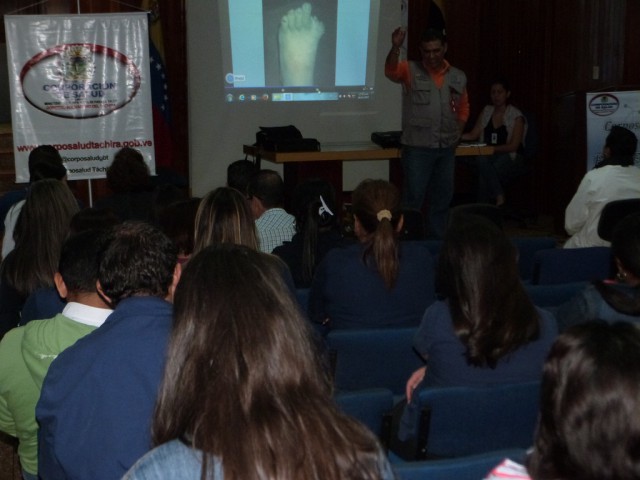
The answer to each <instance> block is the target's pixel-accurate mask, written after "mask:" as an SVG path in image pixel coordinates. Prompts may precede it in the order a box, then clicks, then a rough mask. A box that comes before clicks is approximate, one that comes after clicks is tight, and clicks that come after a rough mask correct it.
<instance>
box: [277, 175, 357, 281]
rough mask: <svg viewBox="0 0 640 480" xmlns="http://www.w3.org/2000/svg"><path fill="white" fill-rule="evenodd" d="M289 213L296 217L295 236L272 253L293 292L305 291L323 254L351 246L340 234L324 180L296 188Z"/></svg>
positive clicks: (330, 190)
mask: <svg viewBox="0 0 640 480" xmlns="http://www.w3.org/2000/svg"><path fill="white" fill-rule="evenodd" d="M291 210H292V213H293V215H294V216H295V217H296V234H295V235H294V236H293V238H292V239H291V241H290V242H285V243H284V244H283V245H281V246H279V247H276V248H275V249H274V250H273V252H272V253H273V254H274V255H277V256H278V257H280V258H281V259H282V260H284V262H285V263H286V264H287V265H288V266H289V270H291V274H292V275H293V281H294V282H295V285H296V288H308V287H309V286H310V285H311V279H312V278H313V274H314V272H315V269H316V267H317V266H318V264H319V263H320V261H321V260H322V259H323V258H324V256H325V255H326V253H327V252H328V251H329V250H331V249H332V248H335V247H339V246H344V245H347V244H349V243H353V242H351V241H348V240H346V239H345V238H344V237H343V235H342V233H341V232H340V226H339V222H338V220H339V213H340V210H339V207H338V205H337V204H336V192H335V190H334V188H333V185H331V184H330V183H329V182H327V181H326V180H322V179H311V180H307V181H305V182H303V183H301V184H300V185H298V186H297V187H296V189H295V190H294V191H293V199H292V207H291Z"/></svg>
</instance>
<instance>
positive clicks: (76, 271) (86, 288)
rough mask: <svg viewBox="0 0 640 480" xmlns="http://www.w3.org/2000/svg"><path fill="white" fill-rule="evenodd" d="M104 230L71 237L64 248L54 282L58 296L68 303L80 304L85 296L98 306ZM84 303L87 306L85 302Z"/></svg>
mask: <svg viewBox="0 0 640 480" xmlns="http://www.w3.org/2000/svg"><path fill="white" fill-rule="evenodd" d="M106 242H107V232H106V231H105V230H85V231H83V232H80V233H78V234H76V235H72V236H70V237H69V238H68V239H67V240H66V241H65V242H64V244H63V245H62V250H61V252H60V261H59V263H58V271H57V272H56V273H55V275H54V281H55V285H56V288H57V289H58V293H59V294H60V296H61V297H63V298H66V299H67V301H78V300H79V299H80V298H82V297H89V296H91V297H92V298H93V299H94V301H95V303H101V304H100V305H97V304H96V305H94V306H100V307H102V308H107V305H106V304H104V303H102V302H100V300H99V297H98V295H97V290H96V282H97V281H98V266H99V265H100V256H101V254H102V252H103V250H104V248H105V246H106ZM81 303H85V302H82V301H81Z"/></svg>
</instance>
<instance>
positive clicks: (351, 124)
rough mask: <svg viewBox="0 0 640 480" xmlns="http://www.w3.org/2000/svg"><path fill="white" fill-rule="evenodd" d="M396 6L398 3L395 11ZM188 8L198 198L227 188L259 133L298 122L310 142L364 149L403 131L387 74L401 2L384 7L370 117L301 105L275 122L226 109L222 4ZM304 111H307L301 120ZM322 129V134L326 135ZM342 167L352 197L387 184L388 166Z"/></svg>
mask: <svg viewBox="0 0 640 480" xmlns="http://www.w3.org/2000/svg"><path fill="white" fill-rule="evenodd" d="M218 1H225V0H218ZM341 1H348V0H341ZM301 3H302V2H301ZM389 4H394V5H393V8H390V6H389ZM186 8H187V48H188V76H189V82H188V85H189V137H190V176H191V187H192V191H193V194H194V195H198V196H201V195H204V194H205V193H206V192H208V191H210V190H211V189H213V188H215V187H218V186H221V185H224V183H225V180H226V168H227V165H228V164H229V163H231V162H233V161H234V160H238V159H240V158H244V155H243V154H242V145H243V144H251V143H253V142H254V141H255V133H256V131H257V130H258V127H259V126H276V125H286V124H290V123H293V124H294V125H296V126H297V127H298V128H299V129H300V131H301V132H302V133H303V135H304V136H306V137H313V138H317V139H318V140H320V142H321V144H327V143H330V142H339V143H346V142H364V141H368V140H369V136H370V134H371V132H373V131H385V130H398V129H399V128H400V104H401V100H400V87H399V86H398V85H395V84H392V83H391V82H389V81H388V80H386V79H385V78H384V75H383V71H382V70H383V68H384V59H385V57H386V54H387V52H388V49H389V46H390V37H391V31H392V30H393V28H395V26H397V25H399V24H400V2H399V1H398V2H391V1H390V0H381V15H380V18H381V21H380V27H379V32H378V39H379V40H378V52H377V56H378V61H377V69H376V70H377V72H376V99H377V102H379V103H378V104H377V106H375V107H373V106H372V107H371V111H370V112H366V113H365V114H361V113H359V112H346V113H343V114H340V115H335V114H332V113H327V112H321V111H320V110H321V109H322V107H321V105H318V104H321V103H322V102H307V104H308V105H303V104H300V103H298V104H296V106H295V109H296V110H297V112H295V113H296V115H293V113H294V112H290V111H287V108H290V107H289V106H286V107H285V108H282V109H281V110H282V111H281V114H280V115H273V114H272V113H267V112H266V111H265V110H260V109H253V110H251V109H249V108H244V109H243V108H242V107H244V105H238V104H225V103H224V102H223V101H222V99H223V93H222V90H223V88H222V81H223V74H222V72H220V71H219V69H218V65H220V58H221V52H220V48H219V46H218V45H219V44H218V38H217V37H218V33H217V31H218V25H219V21H218V18H217V15H218V13H217V8H216V6H215V2H214V1H212V0H189V2H187V7H186ZM267 103H269V102H267ZM311 104H314V105H311ZM238 107H240V108H238ZM291 108H293V107H291ZM302 108H304V109H307V111H306V112H302V115H300V109H302ZM290 114H291V115H290ZM291 118H294V120H293V121H292V120H291ZM326 120H328V121H326ZM323 122H324V123H323ZM320 124H322V125H323V126H322V128H319V126H318V125H320ZM343 165H344V166H343V172H344V185H343V186H344V189H345V190H351V189H353V188H354V187H355V185H357V183H358V182H359V181H360V180H361V179H363V178H388V162H387V161H371V162H369V161H367V162H347V163H344V164H343ZM263 168H273V169H275V170H278V171H280V172H282V168H281V166H279V165H277V166H276V165H274V164H271V163H269V162H263Z"/></svg>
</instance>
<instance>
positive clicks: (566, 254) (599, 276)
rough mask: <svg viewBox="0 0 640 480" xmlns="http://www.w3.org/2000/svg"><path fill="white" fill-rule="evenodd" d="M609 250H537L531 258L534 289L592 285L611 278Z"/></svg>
mask: <svg viewBox="0 0 640 480" xmlns="http://www.w3.org/2000/svg"><path fill="white" fill-rule="evenodd" d="M611 265H612V263H611V248H609V247H584V248H552V249H548V250H539V251H538V252H536V253H535V255H534V258H533V276H532V278H531V283H532V284H534V285H550V284H556V283H572V282H592V281H595V280H604V279H606V278H609V276H610V274H611Z"/></svg>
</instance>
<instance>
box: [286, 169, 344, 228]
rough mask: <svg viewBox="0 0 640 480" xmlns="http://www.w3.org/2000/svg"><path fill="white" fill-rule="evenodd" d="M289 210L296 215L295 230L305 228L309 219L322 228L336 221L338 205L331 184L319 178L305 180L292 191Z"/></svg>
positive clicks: (332, 224)
mask: <svg viewBox="0 0 640 480" xmlns="http://www.w3.org/2000/svg"><path fill="white" fill-rule="evenodd" d="M291 211H292V213H293V215H294V217H296V230H297V231H298V232H302V231H304V230H305V226H306V225H307V222H308V221H309V220H310V221H311V222H312V224H313V225H315V226H317V229H319V230H322V229H326V228H330V227H332V226H335V225H336V224H337V223H338V206H337V204H336V191H335V189H334V188H333V185H331V183H329V182H328V181H326V180H323V179H321V178H316V179H311V180H306V181H304V182H302V183H301V184H299V185H298V186H297V187H296V188H295V190H294V191H293V197H292V201H291Z"/></svg>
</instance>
